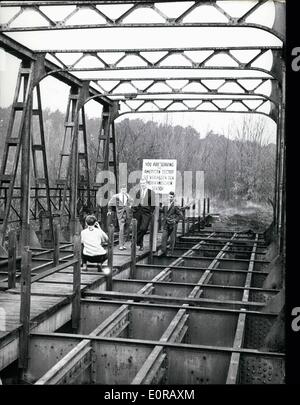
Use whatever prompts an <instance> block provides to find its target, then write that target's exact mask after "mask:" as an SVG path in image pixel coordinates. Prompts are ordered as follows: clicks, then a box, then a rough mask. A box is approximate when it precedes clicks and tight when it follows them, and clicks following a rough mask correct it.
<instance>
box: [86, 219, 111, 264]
mask: <svg viewBox="0 0 300 405" xmlns="http://www.w3.org/2000/svg"><path fill="white" fill-rule="evenodd" d="M85 223H86V226H87V227H86V228H85V229H84V230H83V231H81V243H82V247H83V249H82V265H83V268H84V270H85V271H87V262H90V263H97V264H98V266H97V267H98V271H101V267H102V263H103V262H104V261H105V260H106V259H107V253H106V250H105V249H104V247H103V246H102V244H103V243H105V242H108V236H107V235H106V233H105V232H104V231H103V230H102V229H101V227H100V225H99V223H98V222H97V218H96V217H95V216H94V215H88V216H87V217H86V220H85Z"/></svg>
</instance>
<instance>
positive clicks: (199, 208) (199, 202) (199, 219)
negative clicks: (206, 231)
mask: <svg viewBox="0 0 300 405" xmlns="http://www.w3.org/2000/svg"><path fill="white" fill-rule="evenodd" d="M198 231H199V232H200V231H201V200H200V199H199V200H198Z"/></svg>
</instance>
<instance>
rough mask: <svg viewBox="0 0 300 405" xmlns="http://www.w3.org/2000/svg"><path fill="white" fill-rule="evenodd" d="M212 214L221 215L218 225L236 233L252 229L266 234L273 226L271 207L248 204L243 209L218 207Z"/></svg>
mask: <svg viewBox="0 0 300 405" xmlns="http://www.w3.org/2000/svg"><path fill="white" fill-rule="evenodd" d="M211 213H212V214H214V213H218V214H219V221H218V224H219V225H220V226H223V227H226V228H227V227H228V228H230V229H232V230H234V231H244V230H248V229H251V230H252V231H253V232H259V233H260V232H264V231H265V230H266V229H267V228H268V226H269V225H270V224H271V222H272V219H273V210H272V207H271V206H270V205H259V204H251V205H250V204H247V205H245V206H242V207H216V209H214V210H212V211H211Z"/></svg>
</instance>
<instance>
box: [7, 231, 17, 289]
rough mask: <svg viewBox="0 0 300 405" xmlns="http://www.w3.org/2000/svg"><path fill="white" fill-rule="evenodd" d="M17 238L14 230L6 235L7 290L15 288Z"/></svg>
mask: <svg viewBox="0 0 300 405" xmlns="http://www.w3.org/2000/svg"><path fill="white" fill-rule="evenodd" d="M16 249H17V238H16V232H15V231H14V230H11V231H9V233H8V288H15V287H16Z"/></svg>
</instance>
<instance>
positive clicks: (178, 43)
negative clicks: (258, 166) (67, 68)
mask: <svg viewBox="0 0 300 405" xmlns="http://www.w3.org/2000/svg"><path fill="white" fill-rule="evenodd" d="M254 3H255V2H254V1H239V0H235V1H223V2H218V4H220V5H221V6H222V7H223V8H224V9H225V8H226V11H227V12H229V13H230V14H231V15H233V16H239V15H241V13H244V12H245V11H247V9H249V8H250V7H251V6H253V4H254ZM192 4H193V2H188V1H187V2H184V3H183V2H182V3H168V4H163V3H161V4H159V3H157V7H159V9H160V10H161V11H162V12H163V13H165V14H167V15H168V16H169V17H176V16H178V15H179V14H180V13H181V12H182V11H184V10H185V9H187V8H188V7H189V6H190V5H192ZM97 7H98V6H97ZM121 7H123V8H121ZM98 8H99V9H100V6H99V7H98ZM126 8H128V5H123V6H120V5H119V6H117V5H114V6H101V10H102V11H105V13H106V14H107V15H109V17H110V18H116V17H118V16H119V15H120V13H122V12H123V11H124V10H126ZM73 9H74V6H68V7H67V6H66V7H63V8H62V7H61V8H57V7H49V8H44V9H43V11H45V12H47V13H49V14H48V15H49V16H51V18H53V19H54V20H59V19H60V18H61V16H62V15H68V14H69V13H70V12H71V11H72V10H73ZM215 14H216V10H215V9H212V8H211V7H206V6H205V7H203V8H198V9H196V10H195V12H194V13H193V14H192V13H191V14H190V15H188V16H187V17H186V19H185V21H186V22H193V21H214V20H215V19H216V18H221V19H219V20H218V21H222V18H224V16H222V15H219V16H218V17H216V15H215ZM11 15H12V11H11V10H9V9H5V8H0V23H5V22H7V21H8V20H9V18H10V17H11ZM274 15H275V14H274V5H273V2H272V1H270V2H268V3H267V4H266V5H264V6H263V7H262V8H260V9H259V12H257V13H256V14H255V16H254V15H253V17H250V19H249V22H254V21H255V22H257V23H259V24H263V25H267V26H268V27H271V26H272V25H273V22H274ZM220 16H221V17H220ZM99 18H100V17H99V15H97V16H95V15H94V14H92V13H91V12H90V10H81V12H80V14H75V15H74V16H73V17H72V18H71V19H70V20H69V21H68V23H69V24H78V23H81V22H83V23H84V22H87V23H98V22H99V23H102V22H103V21H101V20H100V19H99ZM29 21H30V25H31V24H32V25H39V24H42V25H45V20H43V19H42V18H41V17H40V16H38V15H37V14H34V13H32V12H29V11H28V12H26V13H24V14H22V15H21V16H20V17H19V19H17V20H16V21H15V22H14V24H15V26H17V25H18V24H19V25H22V24H26V25H28V24H29ZM150 21H151V22H160V21H161V17H160V16H158V15H157V14H156V13H154V12H153V10H150V9H146V10H145V9H143V10H136V11H135V12H134V13H132V14H131V15H129V16H128V17H127V19H126V21H124V22H128V23H130V22H150ZM247 21H248V20H247ZM7 35H9V36H10V37H11V38H13V39H15V40H17V41H19V42H21V43H22V44H24V45H25V46H27V47H29V48H30V49H32V50H40V49H74V48H76V49H80V48H82V49H93V48H97V49H99V48H101V49H112V48H118V49H124V48H156V47H159V48H166V47H171V48H179V47H201V46H240V45H241V46H245V45H249V46H258V45H281V42H280V41H279V40H278V39H277V38H275V37H273V36H272V35H271V34H269V33H267V32H264V31H261V30H257V29H248V28H232V29H231V28H221V29H220V28H219V29H218V30H217V29H212V28H195V27H194V28H142V29H141V28H130V29H129V28H106V29H93V30H90V29H85V30H66V31H51V32H49V31H41V32H35V33H32V32H22V33H18V32H16V33H10V34H7ZM65 57H66V58H68V57H70V55H69V56H67V55H65ZM176 58H177V59H176ZM66 60H67V59H66ZM173 62H174V63H176V62H177V63H180V64H182V59H181V57H180V56H174V58H173ZM221 62H222V60H221ZM225 62H226V60H225V57H224V64H225ZM19 63H20V61H19V60H18V59H16V58H14V57H13V56H11V55H9V54H7V53H5V52H4V51H0V105H1V106H2V107H7V106H8V105H10V104H11V103H12V99H13V94H14V87H15V83H16V77H17V72H18V67H19ZM83 63H84V62H83ZM86 63H88V60H86ZM124 63H126V62H125V61H124ZM128 63H130V60H129V59H128ZM260 66H261V67H263V68H265V69H270V68H271V66H272V56H270V55H266V56H265V57H264V58H262V59H261V61H260ZM82 67H84V64H83V65H82ZM222 73H223V72H222V71H221V72H219V73H218V74H222ZM76 74H77V76H78V77H82V78H84V77H88V78H91V77H94V76H95V75H97V78H99V77H110V78H112V77H135V78H136V77H145V76H147V77H162V76H166V77H177V76H181V75H182V74H184V75H185V76H187V77H191V76H192V77H195V76H199V75H201V76H203V75H208V74H209V72H208V71H202V72H199V71H197V70H194V69H193V70H192V69H190V70H188V69H185V70H184V71H181V72H180V71H178V70H176V69H172V70H171V69H170V70H163V71H157V70H156V71H154V70H153V71H149V70H148V71H147V70H140V71H113V72H103V71H102V72H96V73H95V72H88V73H84V74H83V73H81V72H78V73H77V72H76ZM242 74H243V72H242ZM244 74H245V75H247V72H245V73H244ZM126 75H127V76H126ZM215 75H216V71H215V72H213V76H215ZM257 76H259V74H257ZM269 87H270V86H269ZM41 89H42V100H43V106H44V107H45V108H46V107H48V108H50V109H51V110H56V109H59V110H60V111H62V112H63V113H65V110H66V106H67V100H68V92H69V88H68V86H66V85H64V84H63V83H60V82H59V81H58V80H56V79H53V78H52V77H48V78H46V79H44V80H43V81H42V83H41ZM191 91H192V89H191ZM264 93H265V94H267V95H269V94H270V88H269V89H268V88H266V89H265V91H264ZM86 113H87V115H88V116H89V117H99V116H100V115H101V108H100V106H99V104H97V103H95V102H93V101H91V102H89V103H88V104H87V106H86ZM257 116H258V115H257ZM137 117H138V118H142V119H145V120H154V121H158V122H163V123H169V124H173V125H182V126H188V125H191V126H192V127H194V128H195V129H196V130H197V131H199V132H200V134H201V136H205V134H206V132H207V131H208V130H213V131H215V132H218V133H225V134H226V135H227V134H228V135H229V136H232V135H233V134H231V133H230V132H229V133H228V128H230V127H232V123H235V124H237V125H238V123H239V122H240V121H241V119H242V115H240V114H227V113H226V114H222V113H168V114H165V113H163V114H162V113H160V114H155V113H150V114H126V115H123V116H121V117H120V118H119V119H118V120H121V119H124V118H137ZM260 117H261V116H260ZM264 119H265V121H266V132H265V141H266V142H275V139H276V138H275V137H276V125H275V123H274V122H273V121H272V120H271V119H269V118H267V117H264Z"/></svg>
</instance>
